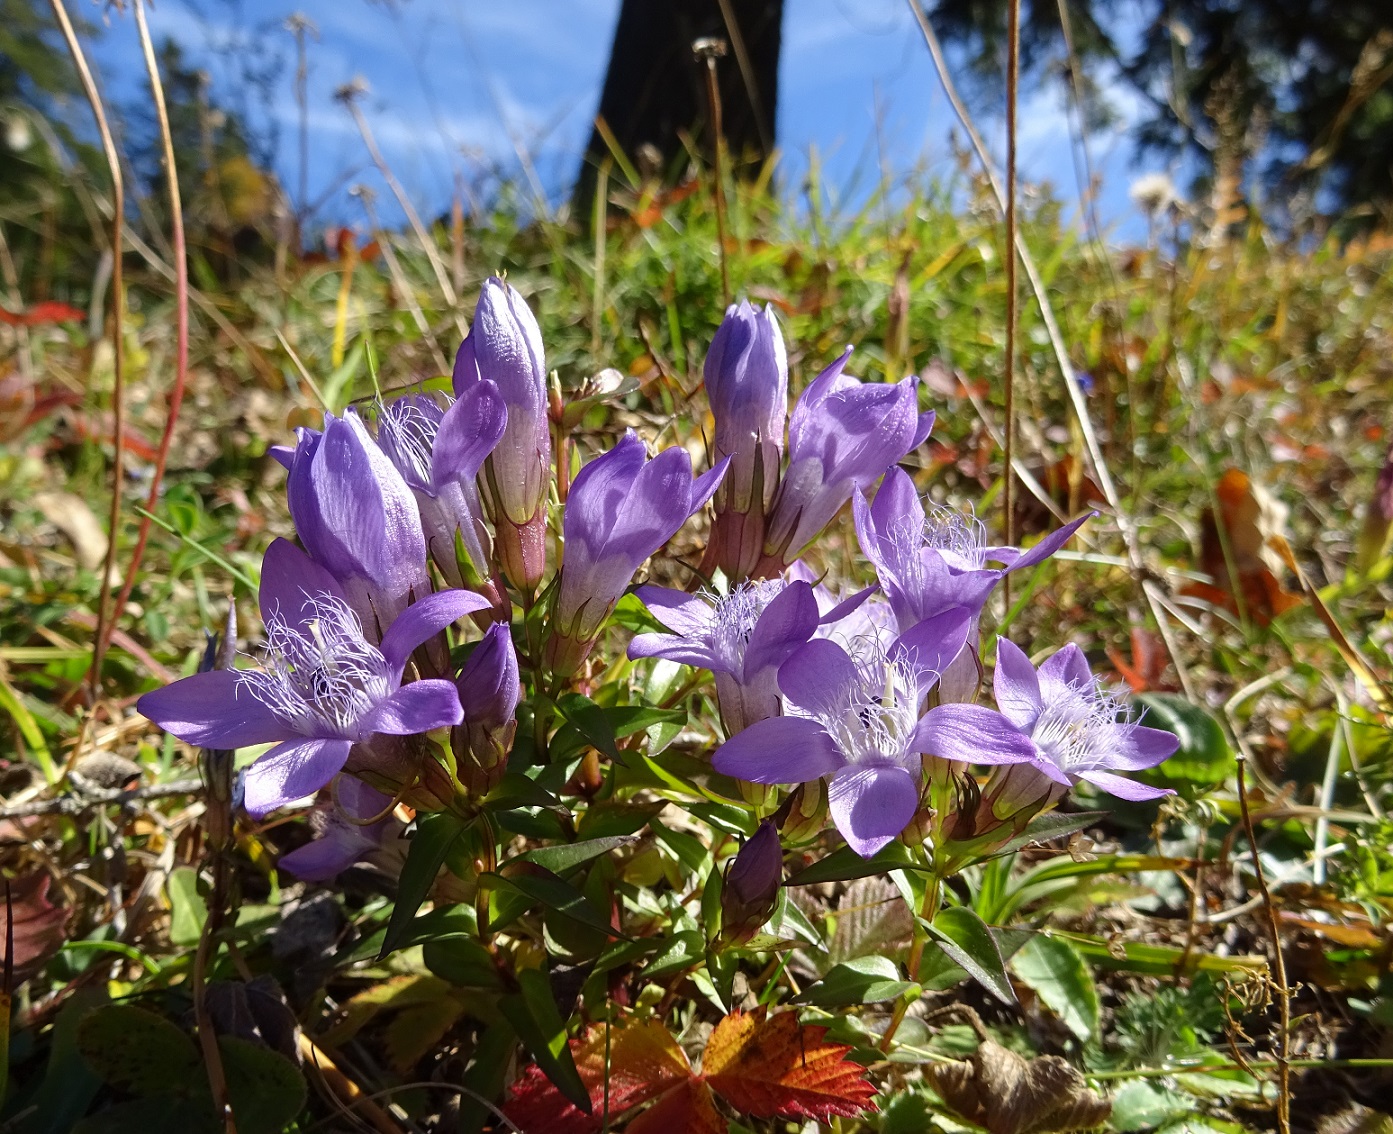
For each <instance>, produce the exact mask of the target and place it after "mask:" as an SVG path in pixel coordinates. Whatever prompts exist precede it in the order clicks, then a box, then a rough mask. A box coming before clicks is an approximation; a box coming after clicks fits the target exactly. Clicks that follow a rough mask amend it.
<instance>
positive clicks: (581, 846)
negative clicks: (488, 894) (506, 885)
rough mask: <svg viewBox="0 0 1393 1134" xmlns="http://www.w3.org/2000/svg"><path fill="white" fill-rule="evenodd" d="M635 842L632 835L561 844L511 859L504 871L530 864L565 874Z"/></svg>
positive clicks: (541, 848)
mask: <svg viewBox="0 0 1393 1134" xmlns="http://www.w3.org/2000/svg"><path fill="white" fill-rule="evenodd" d="M633 841H634V837H633V836H632V835H606V836H605V837H603V838H599V839H583V840H581V841H580V842H578V843H561V844H559V845H557V846H554V847H538V848H537V849H536V850H530V851H525V852H524V853H522V854H520V855H518V856H517V857H516V858H512V859H509V860H508V861H507V862H505V863H504V864H503V867H502V869H504V870H507V868H508V867H509V866H511V865H512V864H513V863H515V862H530V863H532V864H533V865H534V866H540V867H541V868H542V869H543V870H550V871H551V872H552V873H553V874H565V873H566V871H568V870H571V869H573V868H575V867H577V866H580V865H581V864H582V863H586V862H589V861H590V860H591V859H592V858H597V857H598V856H600V855H602V854H608V853H609V852H610V851H612V850H615V849H617V848H618V847H622V846H626V845H628V844H629V843H632V842H633Z"/></svg>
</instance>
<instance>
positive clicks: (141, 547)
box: [96, 0, 189, 658]
mask: <svg viewBox="0 0 1393 1134" xmlns="http://www.w3.org/2000/svg"><path fill="white" fill-rule="evenodd" d="M135 26H136V30H137V31H138V32H139V34H140V46H141V50H142V52H143V53H144V56H145V69H146V71H147V72H148V73H149V76H150V93H151V97H152V98H153V100H154V103H155V114H156V117H157V119H158V120H159V125H160V140H161V142H162V143H163V145H164V165H165V175H166V179H167V181H168V185H169V216H170V227H171V228H172V229H173V233H174V320H175V323H174V326H175V346H174V385H173V386H172V387H171V388H170V391H169V410H168V413H167V416H166V417H165V423H164V433H163V435H162V436H161V437H160V447H159V450H158V452H157V453H156V455H155V468H154V471H153V472H152V473H151V475H150V493H149V496H148V497H147V499H146V504H145V510H146V511H147V512H153V511H154V510H155V506H156V505H157V504H158V503H159V499H160V484H161V483H162V482H163V480H164V471H165V467H166V466H167V465H168V463H169V449H170V445H171V444H172V442H173V441H174V427H175V426H176V425H177V424H178V421H179V409H180V407H181V406H182V405H183V402H184V388H185V386H186V385H187V383H188V376H189V264H188V256H187V254H186V249H185V243H184V204H183V199H182V197H181V196H180V194H179V174H178V169H177V167H176V165H175V162H174V136H173V134H172V133H171V131H170V126H169V109H168V107H167V105H166V104H165V97H164V83H163V82H162V81H161V80H160V68H159V64H158V62H157V61H156V59H155V45H154V42H153V41H152V40H151V39H150V27H149V24H148V22H147V21H146V18H145V0H135ZM119 258H120V257H119V255H118V257H117V259H118V260H119ZM115 534H116V533H115V531H114V530H113V532H112V536H113V540H112V542H113V544H114V542H115V538H114V537H115ZM149 540H150V519H149V517H148V516H144V517H142V518H141V521H140V528H139V530H138V531H137V533H136V540H135V550H134V551H132V552H131V562H130V566H129V567H128V568H127V569H126V578H125V581H124V582H123V583H122V584H121V593H120V594H118V595H117V596H116V605H115V607H114V608H113V610H112V614H111V621H110V623H109V624H107V625H106V626H105V627H104V628H103V630H104V633H103V634H102V635H101V636H99V637H98V651H97V654H96V657H97V658H100V656H101V651H102V650H104V649H105V648H106V646H107V644H108V643H109V641H110V639H111V629H112V627H114V626H115V625H116V623H117V622H119V621H120V620H121V614H122V612H123V611H124V610H125V609H126V602H127V600H128V599H129V598H130V597H131V590H132V589H133V588H134V587H135V581H136V579H137V578H138V577H139V576H140V563H141V560H142V559H143V558H144V557H145V545H146V544H147V543H148V542H149Z"/></svg>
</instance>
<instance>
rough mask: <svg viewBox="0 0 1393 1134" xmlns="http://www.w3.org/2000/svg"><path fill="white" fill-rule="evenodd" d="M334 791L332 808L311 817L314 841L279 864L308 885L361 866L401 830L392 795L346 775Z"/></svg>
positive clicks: (336, 781) (340, 778)
mask: <svg viewBox="0 0 1393 1134" xmlns="http://www.w3.org/2000/svg"><path fill="white" fill-rule="evenodd" d="M333 789H334V790H333V792H332V794H333V796H334V798H333V799H332V800H331V801H330V803H329V806H328V807H327V808H324V809H322V810H320V809H316V810H315V811H313V812H311V813H310V825H311V826H312V827H313V828H314V830H315V837H314V838H313V839H312V840H311V841H310V842H308V843H306V844H305V845H304V846H302V847H298V848H296V849H295V850H293V851H291V852H290V853H289V854H284V855H282V856H281V858H280V861H279V862H278V863H277V866H278V867H279V868H280V869H281V870H286V871H289V872H290V873H291V874H293V875H295V877H296V878H300V879H303V880H304V881H306V882H325V881H327V880H328V879H330V878H332V877H334V875H336V874H340V873H342V872H343V871H345V870H347V869H348V868H349V867H350V866H352V865H353V864H354V863H357V862H362V861H363V860H364V859H366V858H367V857H368V856H369V855H371V854H372V853H373V852H374V851H376V850H378V849H380V848H381V846H382V844H383V842H384V841H385V840H386V839H387V838H388V835H389V831H390V830H391V829H393V828H398V829H399V828H400V827H401V824H400V823H399V822H397V820H395V819H393V818H392V816H391V813H390V810H389V809H390V808H391V805H392V797H391V796H390V795H386V794H384V793H383V792H380V791H378V790H377V789H376V788H371V787H369V786H368V785H367V784H365V783H363V781H362V780H359V779H354V777H352V776H345V775H339V776H336V777H335V778H334V780H333ZM370 820H371V821H370Z"/></svg>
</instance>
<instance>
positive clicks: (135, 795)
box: [0, 779, 203, 819]
mask: <svg viewBox="0 0 1393 1134" xmlns="http://www.w3.org/2000/svg"><path fill="white" fill-rule="evenodd" d="M202 790H203V781H202V780H199V779H187V780H170V781H169V782H168V783H164V784H147V785H146V786H144V787H137V788H109V789H106V790H102V791H75V792H70V793H68V794H66V795H60V796H57V797H55V798H53V799H36V800H33V801H32V802H30V803H20V804H16V805H15V806H14V807H0V819H27V818H29V817H30V816H33V815H81V814H82V813H83V812H84V811H90V810H91V809H92V808H93V807H106V806H108V805H110V804H113V803H119V804H127V803H135V802H140V801H144V800H149V799H168V798H170V797H171V796H176V795H197V794H198V793H199V792H201V791H202Z"/></svg>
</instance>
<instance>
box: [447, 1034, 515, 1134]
mask: <svg viewBox="0 0 1393 1134" xmlns="http://www.w3.org/2000/svg"><path fill="white" fill-rule="evenodd" d="M517 1042H518V1037H517V1033H516V1032H514V1031H513V1026H512V1025H511V1024H509V1023H508V1022H507V1021H506V1020H499V1021H498V1023H496V1024H494V1025H492V1026H491V1027H489V1028H488V1029H486V1030H485V1031H484V1033H483V1034H482V1035H481V1036H480V1037H479V1042H478V1043H477V1044H475V1046H474V1062H473V1063H472V1064H470V1066H469V1070H468V1071H466V1072H465V1073H464V1078H463V1079H461V1080H460V1083H461V1085H462V1086H465V1087H467V1088H469V1091H470V1093H468V1094H465V1095H464V1096H463V1097H462V1098H461V1099H460V1107H459V1121H458V1123H457V1124H456V1128H457V1129H458V1130H459V1131H460V1134H474V1132H475V1131H480V1130H482V1129H483V1128H484V1122H485V1121H486V1120H488V1119H491V1118H494V1117H495V1115H494V1112H493V1109H492V1108H491V1107H490V1106H489V1105H488V1103H487V1100H488V1099H496V1098H497V1097H498V1096H499V1095H501V1094H502V1093H503V1081H504V1079H505V1078H506V1076H507V1073H508V1065H509V1064H510V1063H512V1061H513V1052H514V1050H515V1045H516V1044H517Z"/></svg>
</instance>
